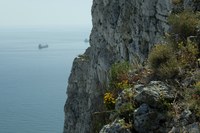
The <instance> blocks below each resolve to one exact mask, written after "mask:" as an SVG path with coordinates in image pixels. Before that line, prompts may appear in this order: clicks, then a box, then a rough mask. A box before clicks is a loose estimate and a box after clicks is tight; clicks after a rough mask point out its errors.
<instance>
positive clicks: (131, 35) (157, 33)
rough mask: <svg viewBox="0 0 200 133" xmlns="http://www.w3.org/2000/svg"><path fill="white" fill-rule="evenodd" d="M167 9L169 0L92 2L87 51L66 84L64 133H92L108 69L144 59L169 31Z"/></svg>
mask: <svg viewBox="0 0 200 133" xmlns="http://www.w3.org/2000/svg"><path fill="white" fill-rule="evenodd" d="M170 6H171V4H170V1H169V0H93V6H92V18H93V19H92V22H93V28H92V32H91V35H90V47H89V48H88V49H87V50H86V52H85V53H84V54H83V55H82V56H80V57H77V58H76V59H75V60H74V63H73V67H72V70H71V75H70V78H69V81H68V82H69V85H68V88H67V95H68V99H67V101H66V104H65V125H64V133H93V125H92V114H93V113H94V112H96V111H101V109H102V105H103V94H104V91H105V87H106V86H107V85H108V71H109V69H110V67H111V65H112V64H113V63H115V62H117V61H120V60H128V61H130V62H131V61H132V60H133V58H134V57H135V56H139V57H140V58H141V59H144V58H145V57H147V54H148V51H149V49H150V48H151V47H152V46H153V45H154V44H156V43H159V42H160V41H162V36H163V34H164V33H165V32H166V31H167V30H168V28H169V27H168V24H167V20H166V19H167V16H168V15H169V12H170V10H171V9H170Z"/></svg>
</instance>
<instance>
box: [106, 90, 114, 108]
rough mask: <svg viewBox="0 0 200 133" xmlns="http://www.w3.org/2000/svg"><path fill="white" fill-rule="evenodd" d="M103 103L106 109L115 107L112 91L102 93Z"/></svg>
mask: <svg viewBox="0 0 200 133" xmlns="http://www.w3.org/2000/svg"><path fill="white" fill-rule="evenodd" d="M104 104H105V106H106V108H107V109H108V110H112V109H114V108H115V98H114V95H113V94H112V93H110V92H107V93H105V94H104Z"/></svg>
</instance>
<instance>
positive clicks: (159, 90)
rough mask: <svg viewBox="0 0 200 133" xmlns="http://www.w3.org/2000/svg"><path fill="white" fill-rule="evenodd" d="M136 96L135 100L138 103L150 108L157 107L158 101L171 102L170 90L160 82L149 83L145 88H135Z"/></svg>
mask: <svg viewBox="0 0 200 133" xmlns="http://www.w3.org/2000/svg"><path fill="white" fill-rule="evenodd" d="M136 90H137V91H138V94H137V95H136V97H135V100H136V101H137V102H138V103H146V104H148V105H150V106H152V107H158V106H159V104H160V103H159V100H161V98H162V99H165V100H173V98H174V94H173V92H172V89H171V88H170V87H169V86H168V85H166V84H165V83H163V82H161V81H151V82H150V83H149V84H148V85H147V86H146V87H140V89H138V88H136Z"/></svg>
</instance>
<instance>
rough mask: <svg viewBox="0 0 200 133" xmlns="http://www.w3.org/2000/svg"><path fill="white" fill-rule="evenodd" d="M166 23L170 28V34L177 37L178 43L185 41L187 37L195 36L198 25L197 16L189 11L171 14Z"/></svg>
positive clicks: (199, 21)
mask: <svg viewBox="0 0 200 133" xmlns="http://www.w3.org/2000/svg"><path fill="white" fill-rule="evenodd" d="M168 21H169V23H170V25H171V26H172V33H174V34H177V35H178V41H180V40H182V41H186V40H187V37H189V36H194V35H196V30H197V27H198V25H199V24H200V18H199V15H198V14H197V13H196V14H195V13H193V12H191V11H183V12H181V13H178V14H172V15H170V16H169V19H168Z"/></svg>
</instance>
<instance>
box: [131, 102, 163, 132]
mask: <svg viewBox="0 0 200 133" xmlns="http://www.w3.org/2000/svg"><path fill="white" fill-rule="evenodd" d="M164 120H165V118H164V116H163V114H160V113H158V112H157V111H156V110H153V109H151V108H150V107H149V105H147V104H142V105H141V106H140V107H139V108H138V109H136V110H135V112H134V128H135V130H136V131H137V132H138V133H151V132H152V133H156V130H158V129H159V128H160V126H161V125H160V123H161V121H164Z"/></svg>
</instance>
